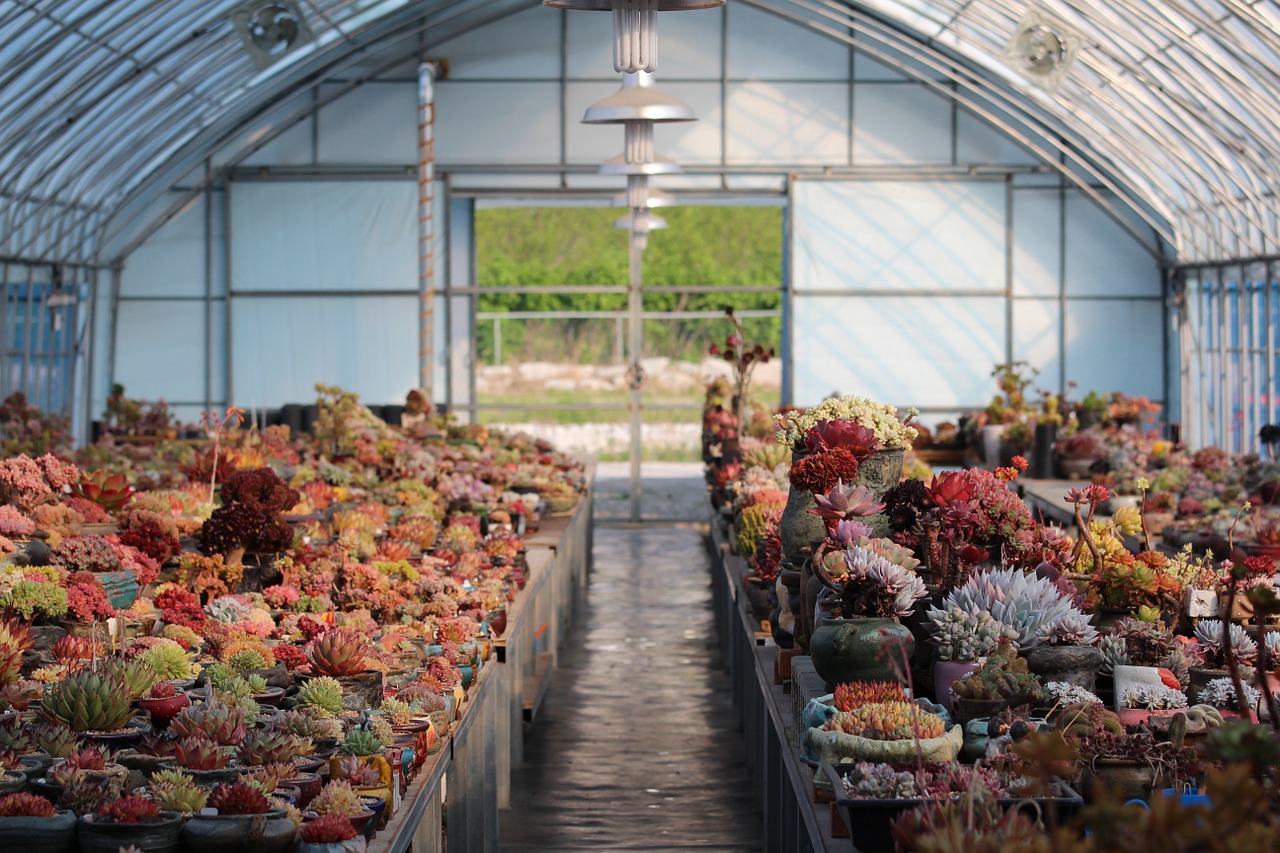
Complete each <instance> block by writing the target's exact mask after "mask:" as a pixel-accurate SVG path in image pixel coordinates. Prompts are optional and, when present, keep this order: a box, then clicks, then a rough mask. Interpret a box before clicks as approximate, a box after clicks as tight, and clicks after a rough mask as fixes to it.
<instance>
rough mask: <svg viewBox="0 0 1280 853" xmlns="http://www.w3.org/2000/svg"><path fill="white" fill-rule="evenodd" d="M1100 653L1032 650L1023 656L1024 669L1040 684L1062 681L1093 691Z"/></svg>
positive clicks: (1090, 648)
mask: <svg viewBox="0 0 1280 853" xmlns="http://www.w3.org/2000/svg"><path fill="white" fill-rule="evenodd" d="M1101 665H1102V652H1100V651H1098V650H1097V649H1096V648H1094V647H1093V646H1036V647H1035V648H1033V649H1031V650H1030V651H1028V652H1027V669H1029V670H1031V671H1032V672H1033V673H1035V674H1036V675H1038V676H1039V677H1040V680H1041V681H1042V682H1045V683H1048V682H1050V681H1065V682H1066V683H1067V684H1074V685H1076V686H1078V687H1083V688H1084V689H1085V690H1088V691H1090V692H1092V691H1093V687H1094V683H1095V681H1096V680H1097V676H1098V667H1100V666H1101Z"/></svg>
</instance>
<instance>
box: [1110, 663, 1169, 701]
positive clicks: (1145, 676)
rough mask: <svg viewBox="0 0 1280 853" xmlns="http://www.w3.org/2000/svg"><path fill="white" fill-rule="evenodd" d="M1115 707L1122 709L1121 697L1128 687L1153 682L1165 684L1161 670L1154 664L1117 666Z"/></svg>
mask: <svg viewBox="0 0 1280 853" xmlns="http://www.w3.org/2000/svg"><path fill="white" fill-rule="evenodd" d="M1112 677H1113V679H1114V680H1115V694H1116V695H1115V709H1116V710H1117V711H1118V710H1120V697H1121V696H1122V695H1123V694H1124V691H1125V688H1127V687H1140V686H1145V685H1151V684H1158V685H1161V686H1163V685H1164V681H1162V680H1161V678H1160V670H1159V669H1157V668H1156V667H1154V666H1128V665H1125V664H1121V665H1119V666H1117V667H1116V668H1115V673H1114V674H1113V676H1112Z"/></svg>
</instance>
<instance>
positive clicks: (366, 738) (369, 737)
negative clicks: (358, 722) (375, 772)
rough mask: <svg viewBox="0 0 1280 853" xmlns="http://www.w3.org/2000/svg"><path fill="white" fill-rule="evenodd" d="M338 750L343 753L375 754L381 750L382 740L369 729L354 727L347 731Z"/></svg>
mask: <svg viewBox="0 0 1280 853" xmlns="http://www.w3.org/2000/svg"><path fill="white" fill-rule="evenodd" d="M338 751H339V752H341V753H342V754H343V755H377V754H378V753H379V752H381V751H382V741H381V740H379V739H378V736H377V735H375V734H374V733H373V732H372V731H371V730H370V729H362V728H356V729H352V730H351V731H349V732H347V736H346V738H344V739H343V741H342V744H341V745H340V746H339V747H338Z"/></svg>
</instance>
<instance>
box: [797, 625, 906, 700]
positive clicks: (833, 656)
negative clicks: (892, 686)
mask: <svg viewBox="0 0 1280 853" xmlns="http://www.w3.org/2000/svg"><path fill="white" fill-rule="evenodd" d="M900 644H902V645H905V649H903V648H901V647H900ZM914 649H915V638H914V637H912V636H911V630H910V629H909V628H907V627H906V626H905V625H903V624H902V623H900V622H899V621H898V620H896V619H888V618H874V617H864V618H853V619H828V618H824V619H823V620H822V621H821V622H820V623H819V625H818V627H817V629H816V630H814V632H813V637H812V638H811V639H810V640H809V654H810V655H812V656H813V668H814V669H816V670H817V671H818V675H821V676H822V677H823V678H824V679H825V680H826V682H827V685H828V686H830V687H832V688H834V687H835V685H837V684H844V683H845V682H848V681H894V680H896V678H895V676H894V670H893V668H892V667H890V665H889V663H888V660H889V657H888V656H889V655H893V658H892V659H893V660H895V661H897V660H902V656H903V654H904V653H905V655H906V660H907V661H909V660H910V659H911V654H912V652H913V651H914ZM902 665H903V664H899V669H901V666H902Z"/></svg>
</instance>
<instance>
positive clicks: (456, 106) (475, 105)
mask: <svg viewBox="0 0 1280 853" xmlns="http://www.w3.org/2000/svg"><path fill="white" fill-rule="evenodd" d="M606 17H607V16H606ZM435 92H436V160H437V162H439V163H442V164H445V163H467V164H470V163H495V164H500V163H556V162H559V160H560V112H559V110H558V108H557V105H558V104H559V103H560V85H559V84H558V83H483V82H467V81H464V80H458V81H453V82H450V81H448V80H444V81H441V82H439V83H437V84H436V87H435ZM619 150H621V147H619Z"/></svg>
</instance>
